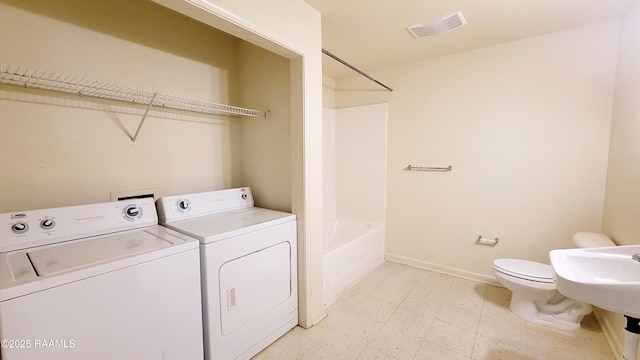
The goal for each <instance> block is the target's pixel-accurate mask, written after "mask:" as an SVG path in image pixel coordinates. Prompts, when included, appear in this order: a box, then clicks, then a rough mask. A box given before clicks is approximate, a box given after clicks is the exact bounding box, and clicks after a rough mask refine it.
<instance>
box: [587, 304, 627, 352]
mask: <svg viewBox="0 0 640 360" xmlns="http://www.w3.org/2000/svg"><path fill="white" fill-rule="evenodd" d="M604 312H605V311H604V310H602V309H599V308H596V307H595V306H594V307H593V314H594V315H595V316H596V319H598V323H600V327H601V328H602V332H603V333H604V337H605V338H606V339H607V342H608V343H609V347H610V348H611V352H613V355H614V357H615V358H616V359H622V353H623V352H624V349H623V346H624V345H623V344H622V342H620V338H619V337H618V335H617V333H618V331H619V330H620V329H617V327H616V326H615V325H614V324H612V322H611V321H610V318H609V317H607V316H605V315H604Z"/></svg>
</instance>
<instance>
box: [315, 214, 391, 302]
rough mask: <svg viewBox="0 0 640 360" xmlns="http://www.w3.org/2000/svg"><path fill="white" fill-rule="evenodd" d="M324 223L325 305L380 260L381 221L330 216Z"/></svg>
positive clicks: (382, 234)
mask: <svg viewBox="0 0 640 360" xmlns="http://www.w3.org/2000/svg"><path fill="white" fill-rule="evenodd" d="M324 226H325V228H324V234H323V235H324V254H323V256H322V279H323V287H322V298H323V300H324V304H325V305H326V306H329V305H331V304H332V303H333V302H334V301H335V300H336V299H337V298H338V297H340V296H341V295H342V294H343V293H344V292H345V291H347V290H348V289H349V287H350V286H351V285H352V284H354V283H355V282H356V281H358V280H360V279H361V278H362V277H364V276H365V275H367V274H369V273H370V272H371V271H372V270H373V269H375V268H376V267H378V265H380V264H381V263H382V262H383V261H384V249H385V244H384V223H382V222H369V221H365V220H358V219H349V218H334V219H329V220H325V222H324Z"/></svg>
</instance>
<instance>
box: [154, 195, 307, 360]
mask: <svg viewBox="0 0 640 360" xmlns="http://www.w3.org/2000/svg"><path fill="white" fill-rule="evenodd" d="M157 205H158V215H159V218H160V224H162V225H164V226H167V227H170V228H171V229H174V230H177V231H179V232H181V233H183V234H186V235H189V236H192V237H194V238H196V239H198V240H199V241H200V259H201V267H202V296H203V301H202V302H203V316H204V322H203V323H204V333H205V337H204V345H205V358H207V359H211V360H214V359H225V360H230V359H248V358H251V357H252V356H254V355H255V354H257V353H258V352H260V351H261V350H262V349H264V348H265V347H267V346H268V345H269V344H270V343H272V342H273V341H275V340H276V339H278V338H279V337H280V336H282V335H283V334H285V333H286V332H287V331H289V330H290V329H291V328H293V327H294V326H296V325H297V324H298V284H297V260H296V259H297V255H296V239H297V235H296V217H295V215H294V214H289V213H285V212H280V211H275V210H269V209H263V208H258V207H254V202H253V196H252V194H251V189H250V188H248V187H245V188H237V189H228V190H220V191H212V192H206V193H197V194H189V195H180V196H171V197H164V198H161V199H159V200H158V201H157Z"/></svg>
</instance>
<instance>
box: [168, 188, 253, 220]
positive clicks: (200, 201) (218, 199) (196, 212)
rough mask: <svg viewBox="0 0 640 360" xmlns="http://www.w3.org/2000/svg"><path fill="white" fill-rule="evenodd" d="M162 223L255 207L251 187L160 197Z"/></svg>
mask: <svg viewBox="0 0 640 360" xmlns="http://www.w3.org/2000/svg"><path fill="white" fill-rule="evenodd" d="M156 205H157V207H158V218H159V221H160V223H163V224H165V223H169V222H172V221H178V220H183V219H192V218H194V217H199V216H206V215H213V214H218V213H221V212H226V211H233V210H239V209H246V208H250V207H253V205H254V203H253V195H252V194H251V188H249V187H242V188H235V189H226V190H218V191H209V192H202V193H195V194H186V195H176V196H167V197H162V198H160V199H158V201H157V202H156Z"/></svg>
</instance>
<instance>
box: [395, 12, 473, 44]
mask: <svg viewBox="0 0 640 360" xmlns="http://www.w3.org/2000/svg"><path fill="white" fill-rule="evenodd" d="M464 25H467V20H466V19H465V18H464V15H462V11H458V12H457V13H454V14H449V15H443V16H442V17H441V18H440V19H437V20H425V21H424V22H422V23H421V24H415V25H413V26H409V27H408V28H407V30H409V32H410V33H411V35H413V36H414V37H416V38H421V37H425V36H436V35H440V34H444V33H447V32H449V31H451V30H453V29H457V28H459V27H461V26H464Z"/></svg>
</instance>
